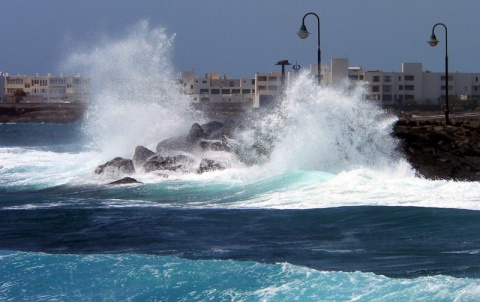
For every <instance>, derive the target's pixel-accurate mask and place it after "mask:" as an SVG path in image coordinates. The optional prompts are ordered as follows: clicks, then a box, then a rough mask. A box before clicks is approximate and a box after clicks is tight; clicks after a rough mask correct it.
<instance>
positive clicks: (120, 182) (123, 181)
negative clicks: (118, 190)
mask: <svg viewBox="0 0 480 302" xmlns="http://www.w3.org/2000/svg"><path fill="white" fill-rule="evenodd" d="M126 184H141V182H139V181H137V180H136V179H135V178H131V177H124V178H122V179H119V180H115V181H112V182H111V183H109V185H126Z"/></svg>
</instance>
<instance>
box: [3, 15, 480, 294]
mask: <svg viewBox="0 0 480 302" xmlns="http://www.w3.org/2000/svg"><path fill="white" fill-rule="evenodd" d="M173 44H174V36H173V35H169V34H168V33H167V31H166V29H164V28H152V27H151V26H150V24H149V23H148V21H141V22H139V23H138V24H136V25H134V26H132V28H130V29H129V30H128V31H127V32H126V33H125V34H124V35H118V36H116V37H113V38H109V39H102V41H100V42H98V43H97V44H95V45H94V46H92V47H91V48H90V49H89V48H88V47H85V46H84V47H82V48H81V49H80V50H71V55H69V56H68V57H67V58H66V59H65V61H64V62H63V63H62V66H65V68H66V70H70V69H72V70H77V69H79V68H82V69H83V70H85V71H84V72H88V74H92V75H93V76H92V77H93V79H92V82H93V83H94V87H93V89H94V93H93V97H92V98H93V99H92V103H91V105H90V106H89V108H88V110H87V113H86V115H85V118H84V119H83V121H82V122H80V123H77V124H33V123H19V124H9V123H4V124H0V272H1V273H0V301H479V300H480V279H479V278H480V185H479V183H478V182H460V181H452V180H430V179H425V178H423V177H421V176H420V175H418V174H417V173H416V171H415V170H414V169H413V168H412V167H411V166H410V164H409V163H408V162H407V161H406V160H405V158H404V156H403V155H402V153H401V151H400V150H401V148H400V147H399V146H400V144H401V142H399V141H397V140H396V139H395V138H394V137H393V136H392V129H393V126H394V124H395V122H396V117H394V116H392V115H390V114H388V112H386V111H385V110H383V109H382V108H381V107H379V106H377V105H376V104H374V103H372V102H371V101H369V100H366V98H365V91H364V90H363V88H362V87H353V86H352V85H351V84H349V83H345V85H344V86H342V87H326V86H321V87H318V85H316V81H315V80H314V79H311V78H309V77H308V76H307V75H298V76H297V78H295V79H292V80H290V81H291V82H290V84H289V86H288V88H287V89H286V90H285V92H284V93H283V94H282V95H281V97H279V98H278V99H277V100H276V101H277V105H276V106H275V108H270V109H269V110H265V111H262V112H261V114H258V113H257V114H252V116H251V117H249V120H248V122H246V125H249V126H248V127H244V128H242V130H241V133H237V135H236V139H237V140H238V143H239V144H241V145H242V146H258V145H259V144H261V145H263V146H266V147H267V149H268V152H267V153H266V154H261V155H259V154H256V153H252V154H250V155H249V154H247V155H249V156H250V157H248V156H244V157H243V158H238V157H237V156H236V155H235V154H231V153H226V152H223V151H215V152H210V153H209V154H195V156H199V157H205V156H208V157H211V158H217V159H221V160H223V161H224V162H228V163H229V165H228V167H227V168H226V169H224V170H217V171H210V172H206V173H202V174H199V173H196V172H193V171H192V172H188V171H187V172H185V171H182V172H179V171H171V172H165V173H152V172H151V173H145V172H144V171H142V169H141V168H138V169H137V171H136V172H135V173H134V174H133V175H130V176H131V177H133V178H135V179H136V180H138V181H139V182H141V183H138V184H128V185H109V183H110V182H112V181H114V180H116V179H119V178H121V177H122V176H121V175H114V174H112V175H97V174H95V173H94V170H95V168H96V167H97V166H99V165H101V164H104V163H105V162H107V161H109V160H110V159H112V158H114V157H117V156H121V157H124V158H132V156H133V153H134V150H135V147H136V146H138V145H142V146H145V147H147V148H150V149H151V150H155V146H156V144H157V143H158V142H160V141H161V140H163V139H167V138H169V137H174V136H178V135H181V134H182V133H183V134H184V133H186V132H188V130H189V128H190V127H191V125H192V123H194V122H198V123H199V124H202V123H205V122H208V121H209V120H208V118H206V117H204V116H203V115H202V114H201V113H200V112H195V111H194V110H192V109H191V108H190V106H189V102H188V99H187V98H186V96H185V95H183V94H182V93H181V88H182V86H181V83H180V84H179V83H178V81H175V80H169V79H171V78H174V77H172V76H171V75H173V74H175V68H174V66H172V65H173V64H172V63H171V62H172V60H171V56H172V52H173V50H172V45H173ZM69 68H70V69H69ZM132 75H134V76H135V77H134V78H135V81H132V80H126V79H131V78H132V77H131V76H132ZM129 76H130V77H129ZM159 79H160V80H159ZM152 82H154V83H155V85H152ZM125 95H128V97H125ZM221 122H223V121H221ZM239 131H240V130H239ZM245 150H252V149H249V148H245ZM245 158H248V159H249V160H245Z"/></svg>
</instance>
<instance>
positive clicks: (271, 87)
mask: <svg viewBox="0 0 480 302" xmlns="http://www.w3.org/2000/svg"><path fill="white" fill-rule="evenodd" d="M277 89H278V86H274V85H273V86H268V90H277Z"/></svg>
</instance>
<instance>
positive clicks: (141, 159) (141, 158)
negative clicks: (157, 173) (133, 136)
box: [132, 146, 155, 167]
mask: <svg viewBox="0 0 480 302" xmlns="http://www.w3.org/2000/svg"><path fill="white" fill-rule="evenodd" d="M153 155H155V152H153V151H152V150H149V149H148V148H145V147H144V146H137V148H135V154H134V155H133V158H132V161H133V165H134V166H135V167H141V166H143V164H145V162H147V159H148V158H149V157H151V156H153Z"/></svg>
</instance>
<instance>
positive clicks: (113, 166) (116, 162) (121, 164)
mask: <svg viewBox="0 0 480 302" xmlns="http://www.w3.org/2000/svg"><path fill="white" fill-rule="evenodd" d="M133 173H135V168H134V167H133V161H132V160H131V159H125V158H123V157H115V158H114V159H112V160H111V161H108V162H106V163H105V164H103V165H100V166H98V167H97V168H96V169H95V174H100V175H107V176H119V175H123V174H127V175H130V174H133Z"/></svg>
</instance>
